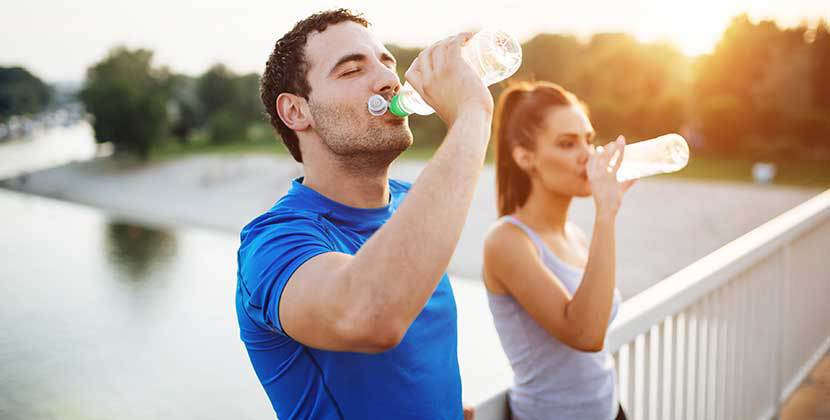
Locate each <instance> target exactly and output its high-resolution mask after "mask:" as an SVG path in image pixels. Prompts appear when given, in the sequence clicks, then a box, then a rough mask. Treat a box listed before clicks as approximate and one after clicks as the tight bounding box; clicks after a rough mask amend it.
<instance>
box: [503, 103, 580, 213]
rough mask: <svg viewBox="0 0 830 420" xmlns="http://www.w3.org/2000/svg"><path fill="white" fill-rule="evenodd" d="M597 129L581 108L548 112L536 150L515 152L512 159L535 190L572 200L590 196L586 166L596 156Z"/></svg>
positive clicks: (572, 107) (565, 107)
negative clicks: (572, 198) (527, 175)
mask: <svg viewBox="0 0 830 420" xmlns="http://www.w3.org/2000/svg"><path fill="white" fill-rule="evenodd" d="M593 140H594V127H593V126H591V121H590V120H588V116H587V115H585V112H584V111H583V110H582V108H580V107H578V106H558V107H553V108H551V109H550V111H548V113H547V115H546V117H545V121H544V124H543V127H542V130H541V131H540V132H539V134H538V136H537V137H536V147H535V149H534V150H527V149H525V148H523V147H521V146H518V147H516V148H514V149H513V158H514V159H516V162H517V163H518V164H519V167H521V168H522V169H524V170H525V172H527V173H528V174H529V175H530V179H531V182H532V183H533V185H534V188H539V187H541V188H542V189H544V190H546V191H550V192H553V193H558V194H562V195H567V196H572V197H587V196H590V195H591V185H590V184H589V183H588V177H587V175H586V172H585V163H586V162H588V157H589V156H590V155H591V154H592V153H593V152H594V146H593V144H592V142H593Z"/></svg>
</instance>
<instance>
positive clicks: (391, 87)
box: [372, 64, 401, 97]
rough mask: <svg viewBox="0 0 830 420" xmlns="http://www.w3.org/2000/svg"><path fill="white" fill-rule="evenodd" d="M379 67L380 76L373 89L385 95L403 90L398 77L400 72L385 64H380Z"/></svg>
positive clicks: (391, 94) (392, 94) (390, 95)
mask: <svg viewBox="0 0 830 420" xmlns="http://www.w3.org/2000/svg"><path fill="white" fill-rule="evenodd" d="M378 67H379V70H378V76H377V79H375V84H374V86H373V87H372V90H374V91H375V92H377V93H380V94H383V95H384V96H389V97H392V96H395V95H396V94H397V93H398V91H399V90H401V81H400V80H399V79H398V74H397V73H395V71H394V70H392V69H390V68H389V67H386V66H385V65H382V64H379V65H378Z"/></svg>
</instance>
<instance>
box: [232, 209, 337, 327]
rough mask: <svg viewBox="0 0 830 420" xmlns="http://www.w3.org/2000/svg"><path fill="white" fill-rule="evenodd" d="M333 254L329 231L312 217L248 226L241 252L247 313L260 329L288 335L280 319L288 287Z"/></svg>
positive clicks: (282, 217) (273, 218) (272, 219)
mask: <svg viewBox="0 0 830 420" xmlns="http://www.w3.org/2000/svg"><path fill="white" fill-rule="evenodd" d="M333 251H334V249H333V247H332V246H331V241H330V240H329V238H328V235H327V234H326V231H325V228H324V227H323V226H321V225H320V223H319V222H318V221H317V220H315V219H314V218H312V217H309V216H298V215H269V216H268V217H266V218H263V219H261V220H257V221H255V222H254V223H252V224H251V225H248V226H247V227H246V228H245V230H243V234H242V241H241V245H240V247H239V253H238V264H239V279H240V284H241V289H242V290H241V294H242V296H241V298H242V302H241V303H242V306H243V307H244V309H245V313H247V315H248V317H249V318H250V319H251V320H252V321H253V322H254V323H255V324H257V325H259V326H260V327H262V328H265V329H267V330H270V331H274V332H277V333H279V334H282V335H285V332H283V329H282V325H281V323H280V319H279V304H280V297H281V296H282V291H283V289H284V288H285V285H286V284H287V283H288V280H289V279H290V278H291V276H292V275H293V274H294V272H295V271H296V270H297V268H299V267H300V266H301V265H303V263H305V262H306V261H308V260H309V259H310V258H312V257H315V256H317V255H320V254H323V253H326V252H333Z"/></svg>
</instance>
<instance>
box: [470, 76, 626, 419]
mask: <svg viewBox="0 0 830 420" xmlns="http://www.w3.org/2000/svg"><path fill="white" fill-rule="evenodd" d="M494 124H495V127H494V130H493V132H494V133H495V142H496V179H497V194H498V207H499V216H500V219H499V220H498V221H497V222H496V223H495V225H494V226H493V227H492V228H491V229H490V231H489V232H488V234H487V238H486V239H485V244H484V268H483V270H484V272H483V277H484V282H485V285H486V286H487V291H488V293H487V295H488V299H489V303H490V310H491V311H492V313H493V320H494V322H495V324H496V329H497V330H498V333H499V338H500V340H501V343H502V347H504V350H505V353H506V354H507V357H508V358H509V359H510V363H511V365H512V367H513V370H514V373H515V384H514V386H513V388H512V389H511V390H510V407H511V410H512V412H513V416H514V418H516V419H519V420H535V419H597V420H612V419H615V418H617V419H624V418H625V414H624V413H623V411H622V408H621V407H620V405H619V403H618V400H617V397H616V394H615V392H614V382H615V373H614V366H613V361H612V359H611V356H610V354H609V353H608V352H607V351H606V350H605V349H604V344H605V333H606V331H607V329H608V324H609V323H610V322H611V320H612V319H613V317H614V316H615V315H616V311H617V307H618V305H619V302H620V295H619V291H617V290H616V288H615V286H614V265H615V259H616V257H615V239H614V224H615V218H616V215H617V211H618V210H619V208H620V204H621V201H622V197H623V194H624V192H625V191H626V190H627V189H628V188H629V187H630V186H631V182H627V183H622V184H621V183H618V182H617V179H616V173H617V169H618V168H619V163H620V162H621V161H622V152H623V147H624V146H625V140H624V139H623V138H622V136H620V137H618V138H617V140H616V141H614V142H612V143H611V144H609V145H608V146H607V147H606V148H605V149H604V150H603V149H598V150H596V151H595V150H594V147H593V145H592V142H593V140H594V130H593V127H592V126H591V122H590V121H589V119H588V116H587V113H586V110H585V108H584V106H583V105H582V104H581V103H580V102H579V100H578V99H577V98H576V97H575V96H574V95H573V94H572V93H570V92H567V91H565V90H564V89H562V88H561V87H559V86H558V85H555V84H553V83H547V82H533V83H522V84H518V85H514V86H512V87H510V88H508V89H507V90H506V91H505V92H504V93H502V96H501V98H500V99H499V102H498V104H497V106H496V113H495V116H494ZM615 154H618V155H617V156H616V158H615V159H612V157H613V156H614V155H615ZM587 196H593V199H594V204H595V206H596V219H595V221H594V229H593V236H592V238H591V241H590V245H589V242H588V241H587V239H586V237H585V234H584V233H583V232H582V231H581V230H580V229H579V228H578V227H577V226H576V225H575V224H573V223H570V222H568V221H567V215H568V208H569V206H570V204H571V200H572V199H573V197H587Z"/></svg>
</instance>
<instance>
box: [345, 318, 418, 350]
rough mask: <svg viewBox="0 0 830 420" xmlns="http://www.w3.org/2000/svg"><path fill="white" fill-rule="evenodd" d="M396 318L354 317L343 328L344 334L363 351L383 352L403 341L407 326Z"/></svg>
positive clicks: (354, 345)
mask: <svg viewBox="0 0 830 420" xmlns="http://www.w3.org/2000/svg"><path fill="white" fill-rule="evenodd" d="M403 324H404V323H403V322H399V321H397V320H394V319H388V318H387V319H384V318H382V317H371V318H368V319H367V317H365V316H364V317H354V318H352V320H351V321H346V322H345V323H344V325H343V326H342V328H341V332H342V335H343V336H345V337H347V339H348V341H350V342H352V343H353V347H355V348H356V349H359V351H360V352H363V353H370V354H373V353H383V352H385V351H389V350H392V349H394V348H395V347H397V346H398V345H399V344H400V343H401V341H403V338H404V336H405V335H406V331H407V328H406V326H405V325H403Z"/></svg>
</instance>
